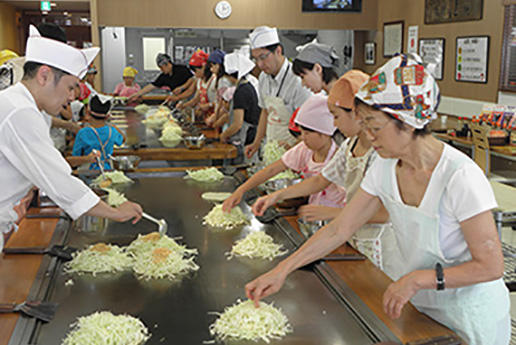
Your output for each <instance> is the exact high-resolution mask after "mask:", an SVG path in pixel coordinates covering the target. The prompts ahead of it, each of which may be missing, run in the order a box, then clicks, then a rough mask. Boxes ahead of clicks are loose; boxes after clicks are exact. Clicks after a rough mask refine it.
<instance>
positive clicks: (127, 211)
mask: <svg viewBox="0 0 516 345" xmlns="http://www.w3.org/2000/svg"><path fill="white" fill-rule="evenodd" d="M116 210H117V211H118V216H117V217H116V220H117V221H119V222H125V221H128V220H130V219H132V220H133V221H132V223H133V224H136V223H137V222H138V221H139V220H140V219H141V218H142V213H143V209H142V207H141V206H140V205H139V204H137V203H135V202H131V201H126V202H124V203H123V204H122V205H120V206H118V207H117V208H116Z"/></svg>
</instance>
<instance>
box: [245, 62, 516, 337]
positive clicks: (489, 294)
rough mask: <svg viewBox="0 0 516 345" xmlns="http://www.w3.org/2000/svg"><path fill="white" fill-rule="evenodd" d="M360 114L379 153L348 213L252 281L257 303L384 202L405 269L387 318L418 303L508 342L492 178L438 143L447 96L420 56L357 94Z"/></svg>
mask: <svg viewBox="0 0 516 345" xmlns="http://www.w3.org/2000/svg"><path fill="white" fill-rule="evenodd" d="M356 98H357V99H359V100H360V101H358V102H357V105H356V112H357V114H358V115H359V117H360V118H361V119H362V126H363V130H364V131H365V132H366V133H367V134H368V138H369V140H370V141H371V143H372V145H373V147H374V149H375V150H376V152H377V153H378V155H379V157H377V158H376V159H375V160H374V162H373V163H372V166H371V167H370V168H369V169H368V170H367V173H366V176H365V177H364V179H363V181H362V183H361V185H360V188H359V190H358V191H357V192H356V194H355V195H354V196H353V198H352V200H351V201H350V202H349V203H348V204H347V205H346V206H345V207H344V209H343V210H342V211H341V213H340V214H339V216H338V217H337V218H336V219H335V220H334V221H333V222H331V223H330V224H329V225H327V226H326V227H323V228H322V229H321V230H319V231H318V232H317V233H316V234H315V235H314V236H312V237H311V238H310V239H309V240H308V241H307V242H306V243H305V244H304V245H303V246H302V247H301V248H300V249H299V250H298V251H296V252H295V253H294V254H292V255H291V256H290V257H289V258H287V259H286V260H284V261H283V262H281V263H280V264H278V266H276V267H275V268H274V269H273V270H271V271H270V272H268V273H266V274H264V275H262V276H261V277H259V278H258V279H255V280H254V281H253V282H251V283H249V284H247V285H246V292H247V295H248V297H250V298H253V299H254V300H255V302H257V301H258V300H259V299H260V298H263V297H265V296H267V295H270V294H271V293H274V292H276V291H278V290H279V288H280V287H281V286H282V284H283V282H284V280H285V278H286V276H287V275H288V274H289V273H290V272H292V271H293V270H295V269H296V268H298V267H300V266H303V265H306V264H308V263H309V262H311V261H314V260H316V259H318V258H320V257H322V256H324V255H326V254H327V253H329V252H331V251H332V250H333V249H335V248H336V247H338V246H340V245H341V244H342V243H344V242H345V241H347V240H348V239H349V238H350V237H351V235H352V234H353V233H354V232H355V231H356V230H357V229H358V228H359V227H360V226H362V225H363V224H364V223H365V222H366V221H367V220H368V219H370V218H371V217H372V216H373V215H374V213H375V212H376V211H377V210H378V209H379V207H380V203H383V205H384V206H385V208H386V209H387V211H388V212H389V216H390V218H391V221H392V224H393V228H394V234H395V238H396V242H397V245H398V249H399V250H398V251H395V252H393V253H391V255H396V254H397V255H398V257H397V259H398V260H397V262H399V264H398V265H397V267H394V268H393V269H392V270H391V276H393V279H394V280H395V281H394V282H393V283H391V284H390V285H389V287H388V288H387V290H386V291H385V293H384V295H383V308H384V312H385V313H386V314H387V316H389V317H391V318H393V319H395V318H398V317H400V315H401V313H402V311H403V307H404V306H405V305H406V304H407V303H408V302H409V301H410V302H411V303H412V304H413V305H414V306H415V307H416V308H417V309H418V310H419V311H421V312H423V313H425V314H427V315H428V316H430V317H431V318H433V319H435V320H437V321H439V322H440V323H442V324H444V325H445V326H447V327H449V328H450V329H452V330H453V331H455V332H456V333H457V334H458V335H459V336H461V337H462V338H463V339H464V340H465V341H466V343H467V344H469V345H507V344H509V341H510V334H511V318H510V314H509V311H510V300H509V293H508V290H507V288H506V287H505V284H504V282H503V279H502V275H503V272H504V262H503V254H502V250H501V243H500V240H499V238H498V234H497V231H496V227H495V224H494V221H493V215H492V213H491V210H492V209H493V208H495V207H496V206H497V204H496V200H495V197H494V193H493V191H492V189H491V186H490V184H489V181H488V180H487V178H486V176H485V175H484V174H483V172H482V170H481V169H480V168H479V167H478V166H477V165H476V164H475V162H473V161H472V160H471V159H470V158H469V157H468V156H466V155H465V154H463V153H462V152H460V151H458V150H456V149H454V148H453V147H451V146H449V145H447V144H445V143H443V142H441V141H439V140H437V139H436V138H434V137H433V136H432V135H431V134H430V133H429V131H428V129H427V125H428V123H429V122H430V121H431V120H432V119H435V118H436V117H437V114H436V109H437V106H438V105H439V99H440V93H439V88H438V86H437V83H436V82H435V80H434V78H433V77H432V75H431V74H430V73H429V72H428V71H427V70H426V68H425V67H423V65H422V63H421V59H420V58H419V57H418V56H415V55H410V56H407V55H399V56H396V57H394V58H392V59H391V60H389V61H388V62H387V63H386V64H385V65H384V66H382V67H380V68H379V69H378V70H377V71H376V72H375V73H374V74H373V75H372V76H371V78H370V79H369V81H368V82H366V83H365V84H364V85H363V86H362V87H361V89H360V90H359V92H358V93H357V95H356Z"/></svg>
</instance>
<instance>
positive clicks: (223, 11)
mask: <svg viewBox="0 0 516 345" xmlns="http://www.w3.org/2000/svg"><path fill="white" fill-rule="evenodd" d="M215 14H216V15H217V16H218V17H219V18H220V19H226V18H227V17H229V16H230V15H231V4H230V3H229V2H227V1H219V2H218V3H217V5H215Z"/></svg>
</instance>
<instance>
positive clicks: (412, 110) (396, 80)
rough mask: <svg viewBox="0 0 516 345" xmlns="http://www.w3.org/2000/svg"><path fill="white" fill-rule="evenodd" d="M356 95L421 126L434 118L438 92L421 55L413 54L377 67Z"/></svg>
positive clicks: (412, 124) (376, 106)
mask: <svg viewBox="0 0 516 345" xmlns="http://www.w3.org/2000/svg"><path fill="white" fill-rule="evenodd" d="M356 97H357V98H359V99H360V100H362V101H363V102H364V103H366V104H369V105H371V106H372V107H374V108H376V109H378V110H381V111H383V112H386V113H388V114H390V115H392V116H394V117H395V118H397V119H399V120H400V121H403V122H405V123H406V124H408V125H410V126H412V127H414V128H417V129H421V128H423V127H424V126H425V125H426V124H427V123H429V122H430V121H432V120H433V119H435V118H436V117H437V113H436V109H437V107H438V106H439V101H440V98H441V94H440V92H439V87H438V86H437V83H436V82H435V79H434V77H433V76H432V74H431V73H430V72H429V71H428V70H427V69H426V68H425V67H424V66H423V63H422V61H421V58H420V57H419V56H417V55H415V54H411V55H405V54H401V55H397V56H395V57H393V58H392V59H390V60H389V61H388V62H387V63H386V64H385V65H383V66H382V67H380V68H378V70H376V72H374V74H373V75H372V76H371V78H370V79H369V81H368V82H367V83H365V84H364V85H362V87H361V88H360V90H359V91H358V93H357V95H356Z"/></svg>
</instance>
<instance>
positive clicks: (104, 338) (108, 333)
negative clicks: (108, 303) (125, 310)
mask: <svg viewBox="0 0 516 345" xmlns="http://www.w3.org/2000/svg"><path fill="white" fill-rule="evenodd" d="M71 327H72V331H71V332H70V333H68V335H67V336H66V338H65V339H64V340H63V343H62V345H141V344H143V343H145V342H146V341H147V340H148V339H149V338H150V336H151V334H150V333H149V330H148V329H147V327H145V325H144V324H143V322H141V321H140V320H139V319H137V318H135V317H132V316H129V315H113V314H112V313H110V312H108V311H101V312H95V313H93V314H91V315H88V316H82V317H79V318H78V319H77V321H76V322H74V323H73V324H72V325H71Z"/></svg>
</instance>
